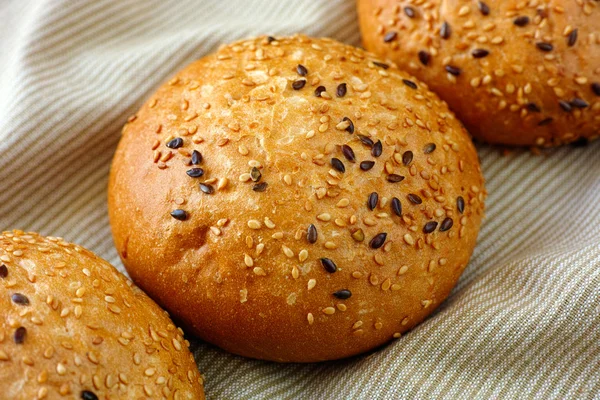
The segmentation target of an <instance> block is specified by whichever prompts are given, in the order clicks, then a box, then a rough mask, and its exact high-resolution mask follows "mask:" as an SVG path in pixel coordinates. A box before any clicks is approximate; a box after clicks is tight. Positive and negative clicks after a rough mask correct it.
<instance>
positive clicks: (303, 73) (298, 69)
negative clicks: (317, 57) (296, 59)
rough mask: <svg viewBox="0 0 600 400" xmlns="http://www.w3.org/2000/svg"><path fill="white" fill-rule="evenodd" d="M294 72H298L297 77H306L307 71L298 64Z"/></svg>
mask: <svg viewBox="0 0 600 400" xmlns="http://www.w3.org/2000/svg"><path fill="white" fill-rule="evenodd" d="M296 72H298V75H300V76H306V75H308V70H307V69H306V67H305V66H304V65H302V64H298V66H297V67H296Z"/></svg>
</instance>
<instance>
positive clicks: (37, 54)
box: [0, 0, 600, 399]
mask: <svg viewBox="0 0 600 400" xmlns="http://www.w3.org/2000/svg"><path fill="white" fill-rule="evenodd" d="M0 21H2V23H1V24H0V154H1V156H0V182H1V186H0V229H2V230H5V229H13V228H18V229H23V230H34V231H39V232H40V233H42V234H44V235H52V236H61V237H64V238H65V239H67V240H68V241H72V242H76V243H78V244H81V245H83V246H85V247H87V248H89V249H90V250H93V251H94V252H96V253H97V254H99V255H100V256H102V257H104V258H106V259H107V260H108V261H110V262H111V263H113V264H114V265H116V266H117V267H118V268H119V269H121V271H123V267H122V264H121V263H120V261H119V258H118V256H117V252H116V251H115V249H114V247H113V243H112V238H111V234H110V229H109V224H108V217H107V206H106V185H107V176H108V171H109V168H110V162H111V158H112V155H113V152H114V150H115V147H116V145H117V143H118V140H119V136H120V130H121V127H122V126H123V125H124V123H125V121H126V119H127V117H128V116H129V115H131V114H133V113H135V111H136V110H137V109H138V107H140V105H141V104H142V103H143V102H144V101H145V100H146V98H148V96H149V95H150V94H151V93H152V92H153V91H154V90H155V89H156V88H157V87H158V85H160V83H161V82H163V81H165V80H166V79H168V78H169V77H170V76H171V75H173V74H174V73H175V72H176V71H177V70H179V69H180V68H182V67H184V66H185V65H186V64H188V63H189V62H191V61H192V60H195V59H197V58H199V57H201V56H203V55H204V54H207V53H208V52H210V51H212V50H214V49H216V47H217V46H218V45H219V44H221V43H224V42H230V41H233V40H236V39H240V38H244V37H247V36H253V35H259V34H263V33H267V34H272V35H284V34H291V33H295V32H302V33H306V34H308V35H313V36H329V37H333V38H335V39H338V40H341V41H344V42H346V43H350V44H355V45H359V43H360V37H359V36H360V35H359V32H358V26H357V21H356V11H355V4H354V1H353V0H285V1H284V0H200V1H183V0H177V1H175V0H155V1H151V0H147V1H142V0H140V1H135V0H119V1H116V0H115V1H106V0H70V1H69V0H63V1H61V0H53V1H42V0H37V1H25V0H3V1H1V2H0ZM478 150H479V154H480V157H481V162H482V166H483V171H484V174H485V177H486V180H487V189H488V191H489V198H488V200H487V218H486V220H485V222H484V224H483V227H482V230H481V233H480V236H479V242H478V245H477V248H476V250H475V254H474V255H473V258H472V260H471V262H470V264H469V266H468V267H467V269H466V270H465V272H464V274H463V276H462V278H461V280H460V282H459V284H458V286H457V287H456V289H455V290H454V291H453V293H452V295H451V297H450V298H449V299H448V300H447V301H446V302H445V303H444V304H443V305H442V306H441V308H440V309H439V310H438V311H437V312H436V313H435V314H434V315H433V316H431V317H430V318H429V319H427V321H425V322H424V323H423V324H421V325H420V326H418V327H417V328H416V329H414V330H413V331H411V332H409V333H408V334H406V335H405V336H403V337H402V338H401V339H399V340H397V341H395V342H394V343H392V344H390V345H388V346H385V347H384V348H381V349H379V350H377V351H375V352H373V353H371V354H369V355H363V356H359V357H355V358H352V359H349V360H343V361H337V362H328V363H321V364H308V365H299V364H291V365H279V364H274V363H268V362H260V361H254V360H248V359H244V358H241V357H237V356H233V355H230V354H227V353H225V352H223V351H221V350H219V349H217V348H215V347H213V346H211V345H208V344H205V343H201V342H199V341H195V340H192V342H193V350H194V352H195V355H196V358H197V361H198V366H199V368H200V369H201V371H202V372H203V373H204V375H205V377H206V392H207V396H208V398H210V399H401V398H407V399H456V398H464V399H489V398H494V399H592V398H600V301H599V300H600V298H599V297H600V296H599V294H600V201H599V199H600V157H599V156H598V153H599V152H600V143H592V144H590V145H588V146H585V147H581V148H574V147H565V148H560V149H557V150H553V151H549V152H544V153H543V154H541V155H533V154H531V153H530V152H528V151H512V152H510V153H509V154H504V153H503V152H502V150H501V149H498V148H495V147H491V146H484V145H480V146H479V147H478ZM0 367H1V366H0Z"/></svg>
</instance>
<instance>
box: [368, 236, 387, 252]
mask: <svg viewBox="0 0 600 400" xmlns="http://www.w3.org/2000/svg"><path fill="white" fill-rule="evenodd" d="M386 238H387V233H385V232H384V233H379V234H377V235H376V236H375V237H374V238H373V239H371V241H370V242H369V246H370V247H371V248H372V249H378V248H380V247H381V246H383V244H384V243H385V239H386Z"/></svg>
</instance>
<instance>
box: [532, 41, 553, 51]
mask: <svg viewBox="0 0 600 400" xmlns="http://www.w3.org/2000/svg"><path fill="white" fill-rule="evenodd" d="M535 46H536V47H537V48H538V49H540V50H542V51H552V50H553V49H554V46H552V44H550V43H547V42H537V43H536V44H535Z"/></svg>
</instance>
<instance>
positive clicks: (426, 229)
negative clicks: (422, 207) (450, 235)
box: [423, 221, 438, 233]
mask: <svg viewBox="0 0 600 400" xmlns="http://www.w3.org/2000/svg"><path fill="white" fill-rule="evenodd" d="M437 226H438V223H437V222H436V221H429V222H428V223H426V224H425V226H424V227H423V233H431V232H433V231H435V228H437Z"/></svg>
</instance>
